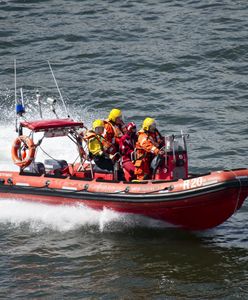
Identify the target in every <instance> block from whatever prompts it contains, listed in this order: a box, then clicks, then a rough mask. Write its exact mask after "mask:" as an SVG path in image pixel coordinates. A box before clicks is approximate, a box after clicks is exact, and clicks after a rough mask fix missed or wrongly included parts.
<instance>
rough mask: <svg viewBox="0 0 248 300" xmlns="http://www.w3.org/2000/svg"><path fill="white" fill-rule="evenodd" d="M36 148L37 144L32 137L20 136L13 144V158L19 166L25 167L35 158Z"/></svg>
mask: <svg viewBox="0 0 248 300" xmlns="http://www.w3.org/2000/svg"><path fill="white" fill-rule="evenodd" d="M35 150H36V146H35V144H34V141H33V140H32V139H31V138H30V137H28V136H26V135H21V136H18V137H17V138H16V139H15V141H14V143H13V145H12V149H11V155H12V160H13V162H14V163H15V164H16V165H17V166H18V167H21V168H25V167H27V166H29V165H30V164H31V162H32V161H33V160H34V157H35Z"/></svg>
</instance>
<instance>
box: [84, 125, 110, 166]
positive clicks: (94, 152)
mask: <svg viewBox="0 0 248 300" xmlns="http://www.w3.org/2000/svg"><path fill="white" fill-rule="evenodd" d="M103 132H104V122H103V121H102V120H95V121H94V122H93V123H92V130H89V131H88V132H87V133H86V135H85V136H84V139H85V140H87V143H88V149H89V158H90V159H93V160H94V162H95V164H96V166H97V167H98V168H100V169H103V170H107V171H113V170H114V163H113V161H112V160H111V159H110V158H109V155H111V153H112V154H114V153H115V148H114V146H113V145H112V144H111V143H109V142H108V141H107V140H106V139H105V138H104V137H103V135H102V134H103Z"/></svg>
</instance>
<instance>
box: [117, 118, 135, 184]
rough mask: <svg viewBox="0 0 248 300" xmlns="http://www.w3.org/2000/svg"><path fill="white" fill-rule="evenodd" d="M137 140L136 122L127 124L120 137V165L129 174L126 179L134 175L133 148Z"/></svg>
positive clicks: (130, 178)
mask: <svg viewBox="0 0 248 300" xmlns="http://www.w3.org/2000/svg"><path fill="white" fill-rule="evenodd" d="M136 142H137V133H136V124H135V123H134V122H131V123H129V124H128V125H127V132H126V134H124V135H123V136H122V137H121V138H120V153H121V155H122V167H123V168H124V169H125V170H126V172H127V173H128V174H129V178H127V180H132V179H134V178H135V175H134V170H135V166H134V148H135V145H136Z"/></svg>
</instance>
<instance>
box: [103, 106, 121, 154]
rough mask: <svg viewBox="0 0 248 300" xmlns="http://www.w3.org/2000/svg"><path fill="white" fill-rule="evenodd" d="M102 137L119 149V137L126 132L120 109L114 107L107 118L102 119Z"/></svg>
mask: <svg viewBox="0 0 248 300" xmlns="http://www.w3.org/2000/svg"><path fill="white" fill-rule="evenodd" d="M104 123H105V131H104V137H105V138H106V140H107V141H109V142H110V143H111V144H113V145H115V147H116V151H118V150H119V142H120V138H121V137H122V136H123V135H124V134H125V133H126V126H125V123H124V122H123V119H122V113H121V110H120V109H117V108H114V109H112V110H111V112H110V113H109V116H108V119H107V120H105V121H104Z"/></svg>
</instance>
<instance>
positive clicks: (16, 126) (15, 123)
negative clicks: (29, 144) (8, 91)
mask: <svg viewBox="0 0 248 300" xmlns="http://www.w3.org/2000/svg"><path fill="white" fill-rule="evenodd" d="M14 84H15V128H16V132H17V131H18V128H17V112H16V106H17V93H16V59H14Z"/></svg>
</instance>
